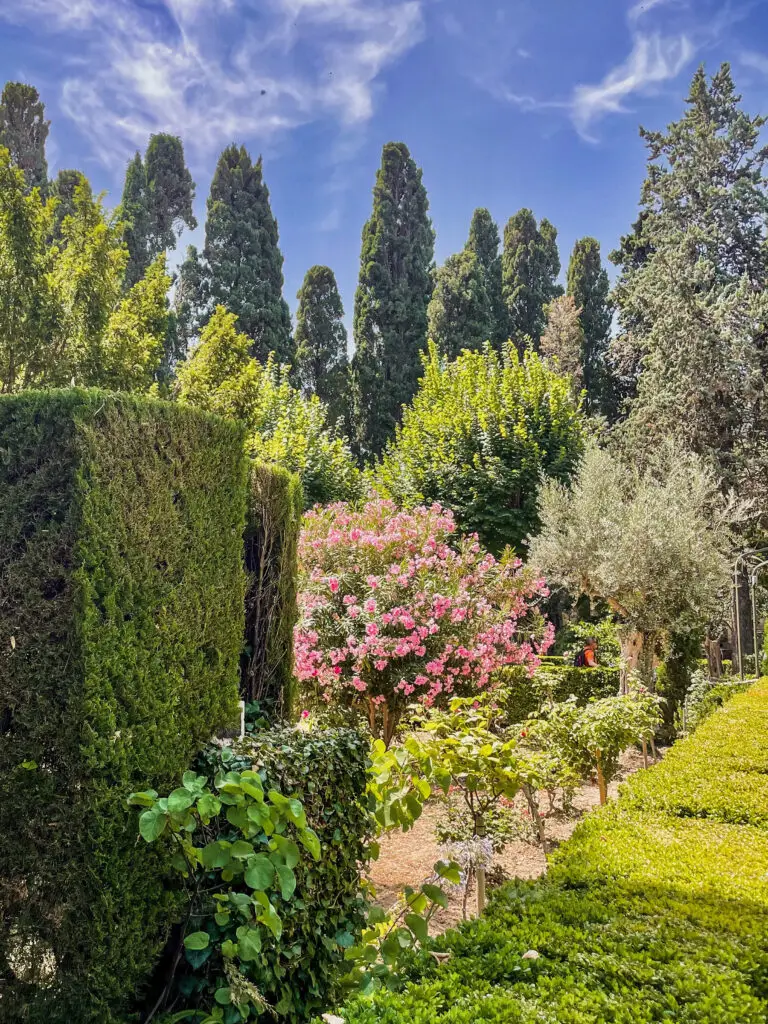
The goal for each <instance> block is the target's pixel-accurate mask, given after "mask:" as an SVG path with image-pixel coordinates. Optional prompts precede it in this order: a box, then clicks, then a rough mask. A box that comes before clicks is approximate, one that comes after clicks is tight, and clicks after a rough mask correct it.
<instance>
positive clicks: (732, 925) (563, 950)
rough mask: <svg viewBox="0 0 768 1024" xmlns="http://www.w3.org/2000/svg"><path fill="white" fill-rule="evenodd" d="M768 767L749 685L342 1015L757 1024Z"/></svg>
mask: <svg viewBox="0 0 768 1024" xmlns="http://www.w3.org/2000/svg"><path fill="white" fill-rule="evenodd" d="M708 766H709V767H708ZM767 768H768V683H767V682H762V683H760V684H758V685H756V686H755V687H753V688H752V689H751V690H750V691H748V692H747V693H744V694H740V695H739V696H737V697H735V698H734V699H733V701H731V702H730V703H729V704H728V705H726V707H724V708H723V709H722V710H720V711H718V712H716V713H715V714H714V715H713V716H712V717H711V718H710V719H709V720H708V721H707V722H706V724H704V725H702V727H701V728H700V729H699V730H698V731H697V732H696V734H695V735H694V736H693V737H691V738H690V739H689V740H686V741H684V742H683V743H682V744H680V746H679V747H678V748H676V749H675V750H674V751H672V753H670V754H668V755H667V759H665V761H663V762H662V763H661V764H660V765H658V766H657V767H654V768H651V769H649V770H648V771H646V772H640V773H638V775H636V776H634V777H633V779H632V782H631V784H629V785H628V786H627V787H626V789H625V791H624V792H623V794H622V796H621V797H620V799H619V800H618V802H616V803H614V804H611V805H608V807H606V808H605V809H604V810H601V811H599V812H593V813H592V814H590V815H589V816H588V817H587V819H586V820H585V821H584V823H583V824H581V825H580V826H579V827H578V828H577V830H576V832H575V833H574V835H573V837H572V838H571V839H570V840H569V841H568V842H566V843H565V844H563V846H562V847H560V849H559V851H558V852H557V853H556V854H555V856H554V858H553V861H552V863H551V866H550V871H549V874H548V876H547V878H546V879H544V880H542V881H540V882H529V883H515V884H513V885H510V886H507V887H505V888H503V889H501V890H500V891H499V892H498V893H497V894H496V895H495V897H494V899H493V900H492V902H491V906H490V908H489V910H488V912H487V913H486V914H485V915H484V916H483V917H482V918H481V919H479V920H476V921H472V922H470V923H468V924H467V925H464V926H462V927H461V928H460V929H459V931H458V932H452V933H448V934H447V935H446V936H445V937H443V939H442V940H440V942H439V944H438V945H439V947H440V948H442V949H443V950H445V951H447V952H449V953H450V958H449V959H448V961H447V962H446V963H445V964H443V965H441V966H437V965H436V964H435V963H434V961H432V960H431V958H430V957H429V956H427V955H425V956H423V958H422V959H421V962H420V963H419V964H418V965H417V968H418V974H417V977H416V980H414V981H412V982H411V983H410V984H408V985H407V987H406V988H405V991H403V992H401V993H397V994H394V993H384V992H382V993H379V994H377V995H375V996H374V997H373V998H372V999H370V1000H359V1001H352V1002H351V1003H350V1004H348V1005H347V1006H346V1007H345V1008H344V1010H343V1017H344V1020H345V1024H459V1022H461V1024H463V1022H464V1021H483V1022H488V1024H491V1022H494V1024H659V1022H662V1021H666V1020H669V1021H681V1022H682V1021H685V1022H687V1024H764V1022H765V1020H766V1013H768V955H767V954H766V952H765V950H766V943H767V941H768V814H767V812H768V791H766V788H765V784H764V779H765V777H766V775H765V773H766V769H767ZM702 771H703V772H705V773H706V775H707V776H708V777H709V778H712V779H713V778H714V776H715V775H717V776H718V777H719V779H720V781H721V784H722V789H723V792H724V793H725V794H726V797H727V798H726V799H723V798H722V797H721V794H720V792H719V791H718V790H717V788H716V787H714V786H711V785H710V784H709V782H708V781H707V783H706V785H705V786H704V787H703V788H702V787H700V786H699V782H698V778H699V773H700V772H702ZM727 808H730V809H727ZM691 813H696V814H697V815H698V817H690V816H689V815H690V814H691ZM732 821H739V822H741V823H740V824H731V823H729V822H732ZM528 950H533V951H535V953H537V954H538V956H537V957H535V958H533V959H530V958H529V959H523V955H524V954H525V953H526V951H528Z"/></svg>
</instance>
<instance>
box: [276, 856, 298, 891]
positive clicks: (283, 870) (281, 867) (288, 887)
mask: <svg viewBox="0 0 768 1024" xmlns="http://www.w3.org/2000/svg"><path fill="white" fill-rule="evenodd" d="M275 870H276V871H277V878H278V881H279V882H280V895H281V896H282V897H283V899H284V900H289V899H290V898H291V896H293V894H294V892H295V891H296V875H294V873H293V871H291V869H290V868H289V867H288V866H287V865H286V864H278V865H277V867H276V868H275Z"/></svg>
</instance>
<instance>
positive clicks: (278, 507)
mask: <svg viewBox="0 0 768 1024" xmlns="http://www.w3.org/2000/svg"><path fill="white" fill-rule="evenodd" d="M303 508H304V497H303V494H302V489H301V482H300V480H299V478H298V477H297V476H295V475H294V474H293V473H289V472H288V471H287V470H285V469H282V468H281V467H280V466H272V465H263V464H261V463H253V464H252V466H251V470H250V494H249V503H248V518H247V522H246V529H245V567H246V572H247V574H248V586H247V590H246V596H245V653H244V655H243V664H242V673H241V675H242V681H241V693H242V696H243V699H244V700H245V701H246V703H252V702H254V701H257V702H258V703H259V705H260V707H261V710H262V711H266V712H267V714H268V715H269V716H270V717H272V718H286V719H287V718H290V715H291V709H292V704H293V688H292V687H293V627H294V626H295V625H296V618H297V615H298V609H297V605H296V576H297V566H296V553H297V548H298V541H299V530H300V529H301V514H302V511H303Z"/></svg>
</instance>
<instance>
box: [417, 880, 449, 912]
mask: <svg viewBox="0 0 768 1024" xmlns="http://www.w3.org/2000/svg"><path fill="white" fill-rule="evenodd" d="M421 891H422V892H423V893H424V895H425V896H426V897H427V899H428V900H432V902H433V903H436V904H437V905H438V907H447V906H448V897H447V896H446V895H445V893H444V892H443V890H442V889H441V888H440V887H439V886H437V885H430V884H429V883H427V884H426V885H422V887H421Z"/></svg>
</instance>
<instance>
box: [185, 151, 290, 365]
mask: <svg viewBox="0 0 768 1024" xmlns="http://www.w3.org/2000/svg"><path fill="white" fill-rule="evenodd" d="M203 256H204V259H205V263H206V275H207V278H206V288H207V295H206V298H207V300H208V302H209V304H210V305H211V306H215V305H219V304H220V305H222V306H225V307H226V308H227V309H228V310H229V311H230V312H232V313H234V314H235V315H236V316H237V318H238V321H237V324H238V327H239V328H240V330H241V331H242V332H243V333H245V334H247V335H248V337H249V338H251V339H252V342H253V354H254V355H255V356H256V358H257V359H259V360H262V361H263V360H265V359H266V358H267V356H268V355H269V353H270V352H274V353H275V355H276V357H277V359H278V360H279V361H281V362H289V363H292V362H293V358H294V347H293V339H292V337H291V317H290V313H289V311H288V304H287V303H286V301H285V300H284V299H283V255H282V253H281V252H280V247H279V245H278V230H277V221H276V220H275V218H274V216H273V214H272V209H271V207H270V204H269V190H268V189H267V186H266V185H265V184H264V178H263V174H262V162H261V157H259V159H258V160H257V161H256V163H253V162H252V160H251V158H250V156H249V155H248V152H247V151H246V149H245V147H244V146H240V147H238V146H235V145H232V146H228V147H227V149H225V150H224V152H223V153H222V154H221V156H220V157H219V162H218V165H217V167H216V172H215V174H214V176H213V181H212V182H211V192H210V195H209V197H208V218H207V220H206V224H205V247H204V249H203Z"/></svg>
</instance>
